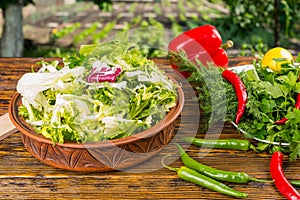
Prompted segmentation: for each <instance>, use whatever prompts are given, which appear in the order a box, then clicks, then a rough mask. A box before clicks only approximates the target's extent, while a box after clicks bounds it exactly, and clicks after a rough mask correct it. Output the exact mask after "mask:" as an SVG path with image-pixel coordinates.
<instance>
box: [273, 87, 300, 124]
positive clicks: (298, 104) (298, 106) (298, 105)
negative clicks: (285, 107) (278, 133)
mask: <svg viewBox="0 0 300 200" xmlns="http://www.w3.org/2000/svg"><path fill="white" fill-rule="evenodd" d="M294 108H296V109H298V110H299V109H300V93H299V94H298V95H297V100H296V104H295V107H294ZM287 120H288V118H286V117H284V118H282V119H280V120H278V121H276V122H274V124H277V125H282V124H285V122H286V121H287Z"/></svg>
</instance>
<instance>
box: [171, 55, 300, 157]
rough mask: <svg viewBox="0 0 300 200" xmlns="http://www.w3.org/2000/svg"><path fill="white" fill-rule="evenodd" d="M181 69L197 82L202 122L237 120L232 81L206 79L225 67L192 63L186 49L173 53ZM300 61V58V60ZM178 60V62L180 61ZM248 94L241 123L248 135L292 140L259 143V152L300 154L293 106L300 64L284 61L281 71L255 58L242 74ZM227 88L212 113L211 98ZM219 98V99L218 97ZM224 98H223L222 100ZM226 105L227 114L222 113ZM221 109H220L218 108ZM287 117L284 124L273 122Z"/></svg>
mask: <svg viewBox="0 0 300 200" xmlns="http://www.w3.org/2000/svg"><path fill="white" fill-rule="evenodd" d="M173 57H174V58H175V62H177V63H178V65H179V66H180V69H181V70H183V71H189V72H191V73H192V74H191V76H190V77H189V78H188V80H189V81H190V83H192V84H193V85H196V87H195V89H196V90H197V91H198V93H199V95H198V100H199V105H200V107H201V111H202V112H203V118H202V122H203V123H205V124H206V126H205V127H206V128H207V127H209V126H210V125H211V124H212V123H213V122H216V121H226V122H232V121H234V119H235V113H236V110H237V105H238V101H237V98H236V93H235V91H234V89H233V87H232V86H231V84H230V83H228V82H226V81H225V80H220V79H213V78H204V77H205V76H221V73H222V71H223V70H224V69H222V68H216V67H214V66H213V65H212V66H210V65H209V66H203V65H202V63H200V62H199V63H198V64H197V65H195V64H193V63H191V62H190V61H189V60H188V59H187V58H186V55H185V54H184V52H181V53H178V54H175V55H173ZM299 60H300V59H299ZM177 63H176V64H177ZM239 76H240V78H241V79H242V81H243V83H244V85H245V87H246V90H247V94H248V100H247V104H246V111H245V113H244V115H243V117H242V119H241V120H240V122H239V124H238V128H239V129H241V130H243V131H244V132H245V133H246V134H245V137H247V138H258V139H261V140H267V141H270V142H271V143H272V142H277V143H289V145H288V146H278V145H274V144H269V143H264V142H258V143H257V147H256V150H257V151H269V152H270V153H273V152H274V151H276V150H278V148H280V150H281V151H282V152H284V153H286V154H289V158H290V160H296V159H297V158H299V157H300V110H297V109H295V108H294V106H295V103H296V96H297V94H298V93H300V81H299V77H300V65H299V63H293V64H284V65H282V69H281V71H279V72H273V71H271V70H270V69H267V68H262V67H261V60H260V59H258V60H254V61H253V69H252V70H247V71H246V70H242V72H240V73H239ZM221 87H223V89H225V91H226V99H224V100H225V101H223V102H220V105H219V109H214V110H215V112H219V113H213V112H212V104H211V99H212V98H214V99H218V97H219V96H222V94H223V92H224V91H222V90H220V88H221ZM219 99H220V98H219ZM221 100H222V99H220V101H221ZM224 108H225V109H226V114H225V115H222V113H223V110H224ZM218 110H219V111H218ZM283 117H286V118H288V120H287V122H286V123H285V124H275V123H274V122H276V121H278V120H280V119H282V118H283Z"/></svg>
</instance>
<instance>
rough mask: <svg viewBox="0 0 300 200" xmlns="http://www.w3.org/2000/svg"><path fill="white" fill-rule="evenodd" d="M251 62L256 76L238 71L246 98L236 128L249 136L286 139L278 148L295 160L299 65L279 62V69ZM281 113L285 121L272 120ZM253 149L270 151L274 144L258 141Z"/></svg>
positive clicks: (299, 151)
mask: <svg viewBox="0 0 300 200" xmlns="http://www.w3.org/2000/svg"><path fill="white" fill-rule="evenodd" d="M253 65H254V67H255V71H256V72H257V76H256V77H254V76H249V73H247V72H246V73H243V74H240V76H241V79H242V80H243V83H244V84H245V86H246V88H247V93H248V102H247V105H246V109H247V111H246V112H245V114H244V117H243V120H242V121H241V122H240V123H239V128H241V129H242V130H244V131H245V132H246V133H247V135H246V136H247V137H250V138H253V137H256V138H259V139H262V140H268V141H270V142H278V143H290V145H289V146H287V147H283V146H281V151H282V152H285V153H287V154H290V160H296V159H297V158H298V157H300V124H299V122H300V115H299V110H297V109H293V107H294V105H295V103H296V95H297V94H298V93H300V82H299V76H300V68H299V66H296V64H283V65H282V66H281V67H282V69H281V71H279V72H273V71H270V70H268V69H267V68H262V67H261V64H260V61H259V60H258V61H255V62H254V63H253ZM283 117H287V118H288V121H287V122H286V123H284V124H275V122H276V121H278V120H280V119H282V118H283ZM257 150H261V151H264V150H268V151H270V152H271V153H273V152H274V151H276V150H278V146H275V145H270V144H266V143H258V146H257Z"/></svg>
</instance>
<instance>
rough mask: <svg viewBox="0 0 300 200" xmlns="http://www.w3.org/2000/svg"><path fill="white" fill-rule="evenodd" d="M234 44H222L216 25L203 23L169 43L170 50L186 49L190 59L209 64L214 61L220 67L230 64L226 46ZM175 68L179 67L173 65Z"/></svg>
mask: <svg viewBox="0 0 300 200" xmlns="http://www.w3.org/2000/svg"><path fill="white" fill-rule="evenodd" d="M232 45H233V42H232V41H228V42H227V43H226V44H224V45H222V38H221V35H220V33H219V32H218V30H217V29H216V27H214V26H212V25H209V24H207V25H203V26H199V27H197V28H194V29H191V30H189V31H186V32H184V33H182V34H181V35H179V36H177V37H176V38H174V39H173V40H172V41H171V42H170V44H169V52H178V51H180V50H184V51H185V53H186V55H187V57H188V59H189V60H190V61H191V62H193V63H196V60H199V61H200V62H202V64H204V65H207V64H208V63H214V64H215V65H216V66H219V67H227V66H228V56H227V53H226V51H225V48H229V47H231V46H232ZM173 67H174V68H177V67H176V66H175V65H173Z"/></svg>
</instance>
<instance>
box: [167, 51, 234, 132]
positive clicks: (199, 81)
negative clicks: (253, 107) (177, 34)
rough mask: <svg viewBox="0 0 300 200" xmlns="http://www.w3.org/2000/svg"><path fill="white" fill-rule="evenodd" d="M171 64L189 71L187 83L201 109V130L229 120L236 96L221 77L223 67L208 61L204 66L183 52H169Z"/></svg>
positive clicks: (231, 116) (203, 130) (230, 119)
mask: <svg viewBox="0 0 300 200" xmlns="http://www.w3.org/2000/svg"><path fill="white" fill-rule="evenodd" d="M171 56H172V58H171V60H172V62H173V64H175V65H176V66H178V67H179V68H180V71H186V72H190V73H191V75H190V76H189V77H188V79H187V80H188V81H189V83H191V84H192V86H193V88H194V90H195V91H196V94H197V98H198V102H199V106H200V110H201V119H200V121H201V125H203V127H202V129H201V131H202V132H206V131H207V130H208V129H209V127H211V126H212V125H213V124H214V123H218V122H220V121H221V122H224V121H226V122H231V121H233V120H234V118H235V115H236V110H237V105H238V101H237V97H236V94H235V91H234V88H233V87H232V85H231V84H230V83H228V82H227V81H226V80H224V79H223V78H222V71H223V70H224V69H223V68H220V67H215V65H214V64H212V63H211V64H210V63H208V64H207V66H204V65H203V64H202V63H201V62H198V63H197V64H194V63H192V62H191V61H190V60H189V59H188V58H187V57H186V55H185V52H183V51H180V52H178V53H175V52H172V53H171Z"/></svg>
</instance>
